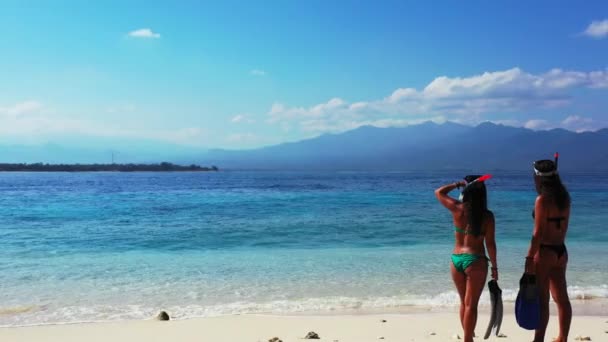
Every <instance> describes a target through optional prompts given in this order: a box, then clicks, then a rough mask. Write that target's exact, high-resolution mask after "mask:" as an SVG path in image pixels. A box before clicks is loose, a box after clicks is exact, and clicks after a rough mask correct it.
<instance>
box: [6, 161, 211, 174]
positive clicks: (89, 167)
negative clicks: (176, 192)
mask: <svg viewBox="0 0 608 342" xmlns="http://www.w3.org/2000/svg"><path fill="white" fill-rule="evenodd" d="M104 171H105V172H137V171H148V172H176V171H181V172H183V171H219V169H218V168H217V166H211V167H203V166H200V165H195V164H192V165H188V166H182V165H176V164H172V163H168V162H162V163H160V164H43V163H33V164H9V163H0V172H104Z"/></svg>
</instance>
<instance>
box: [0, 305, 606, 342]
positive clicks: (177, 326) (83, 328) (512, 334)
mask: <svg viewBox="0 0 608 342" xmlns="http://www.w3.org/2000/svg"><path fill="white" fill-rule="evenodd" d="M486 311H487V310H480V315H479V319H478V323H477V335H478V336H480V337H478V338H477V340H481V339H482V337H481V336H482V335H483V334H484V333H485V328H486V326H487V323H488V320H489V314H488V313H487V312H486ZM607 316H608V315H604V316H577V315H575V316H574V317H573V322H572V328H571V334H570V340H574V338H575V337H576V336H589V337H591V340H592V341H602V340H604V339H605V338H608V334H607V333H605V332H604V331H608V323H607V322H606V319H607V318H608V317H607ZM310 331H314V332H316V333H318V334H319V336H320V337H321V339H320V340H321V341H353V342H359V341H360V342H364V341H374V340H380V339H381V340H384V341H454V340H456V338H455V336H456V335H458V336H460V337H461V338H462V330H461V328H460V322H459V321H458V316H457V314H456V313H408V314H396V313H389V314H380V313H376V314H358V315H325V316H320V315H310V316H307V315H264V314H245V315H229V316H221V317H207V318H191V319H182V320H172V321H168V322H161V321H157V320H154V319H148V320H137V321H122V322H120V321H119V322H103V323H73V324H53V325H43V326H26V327H10V328H0V340H1V341H6V342H21V341H34V342H36V341H48V342H54V341H62V342H70V341H83V340H86V341H93V342H94V341H118V342H120V341H125V342H126V341H135V342H138V341H142V342H143V341H167V340H169V341H184V342H187V341H231V342H238V341H264V342H265V341H268V340H269V339H271V338H273V337H278V338H280V339H281V340H282V341H284V342H288V341H301V340H302V339H303V338H304V336H306V334H307V333H308V332H310ZM501 333H503V334H504V335H506V337H504V338H500V340H501V341H524V340H529V339H531V337H532V336H533V332H531V331H527V330H524V329H521V328H519V327H518V326H517V325H516V322H515V317H514V316H513V314H510V313H509V312H508V310H507V311H506V314H505V316H504V320H503V327H502V329H501ZM556 335H557V317H556V316H555V315H552V317H551V319H550V321H549V327H548V330H547V340H550V338H552V337H554V336H556ZM490 339H491V340H492V339H494V340H495V339H497V337H496V336H492V337H491V338H490Z"/></svg>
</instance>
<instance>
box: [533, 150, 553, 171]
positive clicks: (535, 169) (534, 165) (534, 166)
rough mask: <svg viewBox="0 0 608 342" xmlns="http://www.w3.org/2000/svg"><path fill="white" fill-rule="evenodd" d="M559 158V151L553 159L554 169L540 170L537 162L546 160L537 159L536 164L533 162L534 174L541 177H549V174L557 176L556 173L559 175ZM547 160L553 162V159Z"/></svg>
mask: <svg viewBox="0 0 608 342" xmlns="http://www.w3.org/2000/svg"><path fill="white" fill-rule="evenodd" d="M558 159H559V153H558V152H555V155H554V160H553V164H554V168H553V170H549V171H540V170H538V169H537V168H536V164H538V163H540V162H543V161H545V160H537V161H535V162H534V164H532V165H533V168H534V174H535V175H536V176H539V177H548V176H555V175H557V161H558ZM547 161H549V162H551V160H547Z"/></svg>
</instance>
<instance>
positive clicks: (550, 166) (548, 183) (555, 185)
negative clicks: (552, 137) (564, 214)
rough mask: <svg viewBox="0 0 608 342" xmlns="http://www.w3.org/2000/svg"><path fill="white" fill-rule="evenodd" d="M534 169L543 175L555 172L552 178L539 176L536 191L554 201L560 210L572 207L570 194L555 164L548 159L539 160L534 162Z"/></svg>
mask: <svg viewBox="0 0 608 342" xmlns="http://www.w3.org/2000/svg"><path fill="white" fill-rule="evenodd" d="M534 168H535V169H536V170H537V171H540V172H542V173H551V172H555V173H554V174H553V175H550V176H537V177H538V179H539V182H538V186H537V187H536V191H537V192H538V194H539V195H543V196H546V197H547V198H551V199H553V201H555V205H557V207H558V208H559V209H560V210H564V209H566V208H567V207H568V206H569V205H570V194H569V193H568V190H567V189H566V187H565V186H564V184H563V183H562V180H561V178H559V174H557V168H556V166H555V163H554V162H553V161H552V160H548V159H546V160H538V161H536V162H534Z"/></svg>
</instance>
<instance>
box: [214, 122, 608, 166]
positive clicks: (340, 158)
mask: <svg viewBox="0 0 608 342" xmlns="http://www.w3.org/2000/svg"><path fill="white" fill-rule="evenodd" d="M607 148H608V129H602V130H599V131H596V132H581V133H576V132H572V131H567V130H564V129H553V130H548V131H534V130H530V129H526V128H518V127H511V126H504V125H497V124H493V123H489V122H486V123H482V124H480V125H478V126H476V127H471V126H465V125H460V124H456V123H452V122H446V123H443V124H436V123H433V122H426V123H423V124H420V125H412V126H407V127H401V128H378V127H372V126H363V127H359V128H357V129H354V130H352V131H348V132H345V133H341V134H325V135H322V136H319V137H317V138H313V139H308V140H303V141H299V142H293V143H285V144H280V145H275V146H269V147H265V148H259V149H254V150H240V151H227V150H210V151H208V152H207V154H206V155H205V157H204V158H205V160H206V161H208V163H207V164H209V163H211V164H213V165H221V166H222V167H223V168H244V169H287V170H289V169H293V170H298V169H318V170H444V169H445V170H449V169H469V170H480V169H482V170H493V169H500V170H528V169H529V168H530V167H531V165H532V162H533V161H534V160H537V159H552V158H553V154H554V152H557V151H559V152H560V154H561V156H562V158H561V162H560V169H568V170H576V171H604V170H608V150H607Z"/></svg>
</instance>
